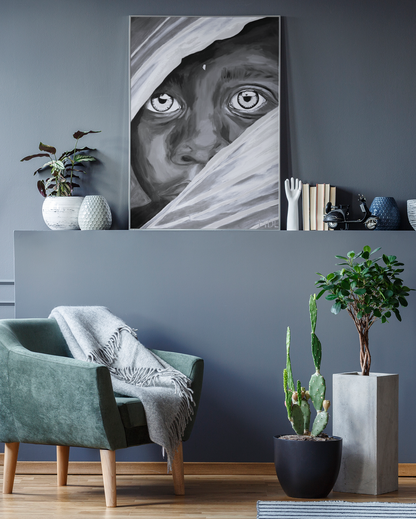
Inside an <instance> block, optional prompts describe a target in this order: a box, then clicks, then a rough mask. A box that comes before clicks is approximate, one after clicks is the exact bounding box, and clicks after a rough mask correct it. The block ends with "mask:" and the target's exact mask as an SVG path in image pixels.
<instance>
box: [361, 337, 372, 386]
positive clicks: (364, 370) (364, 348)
mask: <svg viewBox="0 0 416 519" xmlns="http://www.w3.org/2000/svg"><path fill="white" fill-rule="evenodd" d="M359 337H360V364H361V374H362V375H366V376H368V375H369V374H370V366H371V355H370V349H369V347H368V330H366V331H359Z"/></svg>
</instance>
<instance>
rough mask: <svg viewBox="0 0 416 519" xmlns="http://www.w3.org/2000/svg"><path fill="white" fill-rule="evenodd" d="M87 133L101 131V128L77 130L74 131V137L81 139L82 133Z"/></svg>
mask: <svg viewBox="0 0 416 519" xmlns="http://www.w3.org/2000/svg"><path fill="white" fill-rule="evenodd" d="M89 133H101V130H89V131H88V132H83V131H82V130H78V131H76V132H75V133H74V135H73V137H74V139H77V140H78V139H81V137H84V135H88V134H89Z"/></svg>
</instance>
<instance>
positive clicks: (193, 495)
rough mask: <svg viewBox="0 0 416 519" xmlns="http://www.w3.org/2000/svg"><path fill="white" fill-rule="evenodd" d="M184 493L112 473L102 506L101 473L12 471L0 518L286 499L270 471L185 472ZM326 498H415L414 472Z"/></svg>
mask: <svg viewBox="0 0 416 519" xmlns="http://www.w3.org/2000/svg"><path fill="white" fill-rule="evenodd" d="M185 484H186V495H185V496H183V497H177V496H174V495H173V488H172V479H171V477H169V476H166V475H155V476H153V475H152V476H143V475H140V476H131V475H124V476H123V475H121V476H117V497H118V507H117V508H106V507H105V504H104V491H103V482H102V477H101V476H99V475H81V476H75V475H72V476H71V475H69V476H68V486H66V487H59V488H58V487H57V486H56V477H55V476H52V475H42V474H36V475H16V480H15V485H14V492H13V494H11V495H2V494H0V517H1V519H25V518H26V517H30V518H31V519H37V518H38V519H45V518H52V517H53V518H56V517H59V519H69V518H80V517H85V518H89V519H96V518H97V519H98V518H100V519H101V518H113V517H127V518H130V517H141V518H149V519H151V518H154V519H158V518H160V519H162V518H163V519H176V518H182V519H223V518H224V519H225V518H227V519H255V518H256V502H257V501H258V500H287V499H288V498H287V497H286V496H285V494H284V493H283V491H282V489H281V488H280V486H279V484H278V482H277V479H276V477H275V476H253V475H251V476H207V475H205V476H192V475H190V476H185ZM328 499H333V500H349V501H394V502H407V503H408V502H416V478H413V477H402V478H399V490H398V491H397V492H392V493H390V494H385V495H382V496H363V495H355V494H341V493H336V492H332V493H331V494H330V495H329V497H328Z"/></svg>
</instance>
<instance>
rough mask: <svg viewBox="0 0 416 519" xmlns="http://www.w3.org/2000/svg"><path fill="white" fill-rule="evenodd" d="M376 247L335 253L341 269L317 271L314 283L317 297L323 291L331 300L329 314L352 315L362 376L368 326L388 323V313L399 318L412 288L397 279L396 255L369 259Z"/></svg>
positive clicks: (367, 364) (367, 366)
mask: <svg viewBox="0 0 416 519" xmlns="http://www.w3.org/2000/svg"><path fill="white" fill-rule="evenodd" d="M379 250H380V247H378V248H377V249H374V250H371V248H370V247H369V246H368V245H367V246H365V247H364V248H363V250H362V251H361V252H359V253H358V254H356V253H355V252H354V251H351V252H349V253H348V254H347V255H346V256H335V257H336V258H338V259H340V260H342V263H339V264H338V265H340V266H341V267H342V268H341V269H340V270H337V271H336V272H331V273H330V274H328V275H326V276H324V275H322V274H320V273H319V272H318V273H317V274H318V276H320V279H319V280H318V281H316V283H315V285H317V286H318V287H319V289H320V292H319V293H318V295H317V299H319V298H320V297H321V296H322V295H323V294H325V293H326V297H325V298H326V299H327V300H329V301H333V305H332V307H331V312H332V313H334V314H335V315H337V314H339V312H340V311H341V310H347V312H348V313H349V315H350V316H351V317H352V320H353V321H354V324H355V327H356V328H357V331H358V335H359V339H360V365H361V373H362V375H369V374H370V367H371V354H370V348H369V339H368V332H369V330H370V328H371V327H372V326H373V324H374V323H375V322H376V321H378V320H380V321H381V322H382V323H386V322H388V320H389V319H390V317H391V316H392V315H394V316H395V317H396V318H397V319H398V320H399V321H401V320H402V318H401V315H400V311H399V308H400V306H407V304H408V303H407V297H408V296H409V292H410V290H413V289H410V288H409V287H407V286H405V285H404V282H403V280H402V279H401V278H400V274H401V273H402V272H403V270H404V269H403V266H404V265H403V263H400V262H399V261H397V258H396V256H386V255H385V254H383V255H382V256H380V257H379V258H376V259H372V258H371V256H372V255H373V254H375V253H376V252H378V251H379ZM381 261H382V263H381Z"/></svg>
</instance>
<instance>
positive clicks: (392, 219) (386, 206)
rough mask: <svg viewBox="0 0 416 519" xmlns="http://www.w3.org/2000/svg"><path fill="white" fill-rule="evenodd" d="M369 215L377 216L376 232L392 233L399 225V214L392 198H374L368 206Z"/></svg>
mask: <svg viewBox="0 0 416 519" xmlns="http://www.w3.org/2000/svg"><path fill="white" fill-rule="evenodd" d="M370 211H371V214H373V215H375V216H378V217H379V221H378V222H377V225H376V228H375V230H376V231H394V230H395V229H398V228H399V225H400V212H399V208H398V207H397V203H396V200H395V199H394V198H393V197H392V196H376V197H375V198H374V200H373V201H372V203H371V205H370Z"/></svg>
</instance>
